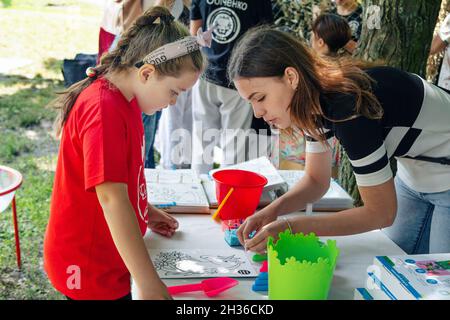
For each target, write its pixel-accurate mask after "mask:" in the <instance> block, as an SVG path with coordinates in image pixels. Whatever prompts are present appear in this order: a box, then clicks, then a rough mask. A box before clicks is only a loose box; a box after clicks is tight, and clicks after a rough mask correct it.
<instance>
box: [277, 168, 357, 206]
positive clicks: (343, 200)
mask: <svg viewBox="0 0 450 320" xmlns="http://www.w3.org/2000/svg"><path fill="white" fill-rule="evenodd" d="M278 172H279V174H280V176H281V177H282V178H283V180H284V181H286V184H287V188H284V189H281V193H285V192H287V191H288V190H289V189H291V188H292V187H293V186H294V185H295V184H296V183H297V182H298V181H300V180H301V179H302V178H303V176H304V175H305V172H304V171H302V170H278ZM351 207H353V199H352V197H350V195H349V194H348V193H347V192H345V190H344V189H342V187H341V186H340V185H339V184H338V183H337V182H336V181H334V180H333V179H331V181H330V188H329V189H328V191H327V193H326V194H325V195H324V196H323V197H322V199H320V200H318V201H317V202H315V203H314V204H313V210H315V211H339V210H344V209H348V208H351Z"/></svg>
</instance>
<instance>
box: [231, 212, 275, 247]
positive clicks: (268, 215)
mask: <svg viewBox="0 0 450 320" xmlns="http://www.w3.org/2000/svg"><path fill="white" fill-rule="evenodd" d="M276 219H277V214H276V212H275V211H273V210H272V209H271V208H270V206H269V207H266V208H264V209H262V210H260V211H258V212H257V213H255V214H253V215H252V216H250V217H248V218H247V219H245V221H244V223H243V224H242V225H241V226H240V227H239V229H238V230H237V236H238V239H239V242H240V243H241V244H242V245H243V246H244V247H245V242H246V241H247V240H248V239H250V234H251V233H252V232H253V231H256V232H259V231H260V230H261V229H262V228H263V227H264V226H265V225H267V224H269V223H271V222H272V221H274V220H276Z"/></svg>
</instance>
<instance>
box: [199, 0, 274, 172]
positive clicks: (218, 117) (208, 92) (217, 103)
mask: <svg viewBox="0 0 450 320" xmlns="http://www.w3.org/2000/svg"><path fill="white" fill-rule="evenodd" d="M272 22H273V14H272V3H271V1H270V0H247V1H210V0H193V1H192V5H191V34H192V35H195V34H196V33H197V30H199V28H202V29H203V30H208V29H210V28H212V27H214V29H213V34H212V38H213V41H212V46H211V48H207V49H206V50H205V53H206V55H207V57H208V66H207V68H206V70H205V73H204V74H203V75H202V78H201V79H200V80H199V81H198V82H197V83H196V84H195V86H194V87H193V88H192V109H193V119H194V123H193V141H192V164H193V168H194V169H195V170H196V171H197V172H199V173H207V172H208V171H209V170H211V169H212V167H213V158H212V154H211V153H210V151H211V150H213V149H214V147H215V146H216V145H219V146H220V148H221V149H222V150H223V155H224V156H223V161H222V163H221V165H222V166H227V165H231V164H235V163H238V162H242V161H245V160H249V159H250V158H251V157H252V156H253V157H257V156H258V155H257V154H256V152H255V153H254V154H252V151H254V150H248V149H250V148H253V149H255V145H251V146H250V148H248V149H247V150H246V139H245V138H246V137H242V136H243V134H242V133H243V132H244V131H246V130H249V129H250V128H251V126H252V120H253V112H252V109H251V106H250V105H249V104H248V102H247V101H245V100H244V99H242V98H241V97H240V96H239V94H238V92H237V91H236V89H235V88H234V86H233V84H232V83H230V81H229V79H228V78H227V74H226V68H227V63H228V58H229V56H230V55H231V51H232V49H233V47H234V46H235V44H236V42H237V41H238V39H239V38H240V37H241V36H242V35H243V34H244V33H245V32H246V31H247V30H249V29H250V28H252V27H254V26H257V25H260V24H265V23H269V24H270V23H272ZM215 132H217V133H218V135H217V137H216V135H215ZM216 138H217V139H216ZM241 138H242V139H241ZM266 138H267V137H266ZM217 140H220V141H217ZM249 145H250V143H249Z"/></svg>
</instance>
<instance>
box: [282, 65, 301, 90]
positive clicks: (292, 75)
mask: <svg viewBox="0 0 450 320" xmlns="http://www.w3.org/2000/svg"><path fill="white" fill-rule="evenodd" d="M284 76H285V78H286V79H287V81H288V82H289V85H290V86H291V87H292V89H293V90H297V87H298V81H299V75H298V72H297V70H296V69H295V68H293V67H287V68H286V69H285V70H284Z"/></svg>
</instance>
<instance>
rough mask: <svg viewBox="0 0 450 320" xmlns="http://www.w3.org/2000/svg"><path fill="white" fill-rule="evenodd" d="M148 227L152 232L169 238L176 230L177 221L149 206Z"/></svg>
mask: <svg viewBox="0 0 450 320" xmlns="http://www.w3.org/2000/svg"><path fill="white" fill-rule="evenodd" d="M148 227H149V228H150V230H152V231H153V232H156V233H158V234H160V235H162V236H165V237H169V238H170V237H172V236H173V234H174V233H175V231H176V230H177V229H178V221H177V220H176V219H175V218H174V217H172V216H171V215H170V214H168V213H167V212H164V211H163V210H160V209H157V208H155V207H153V206H151V205H150V204H149V218H148Z"/></svg>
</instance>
